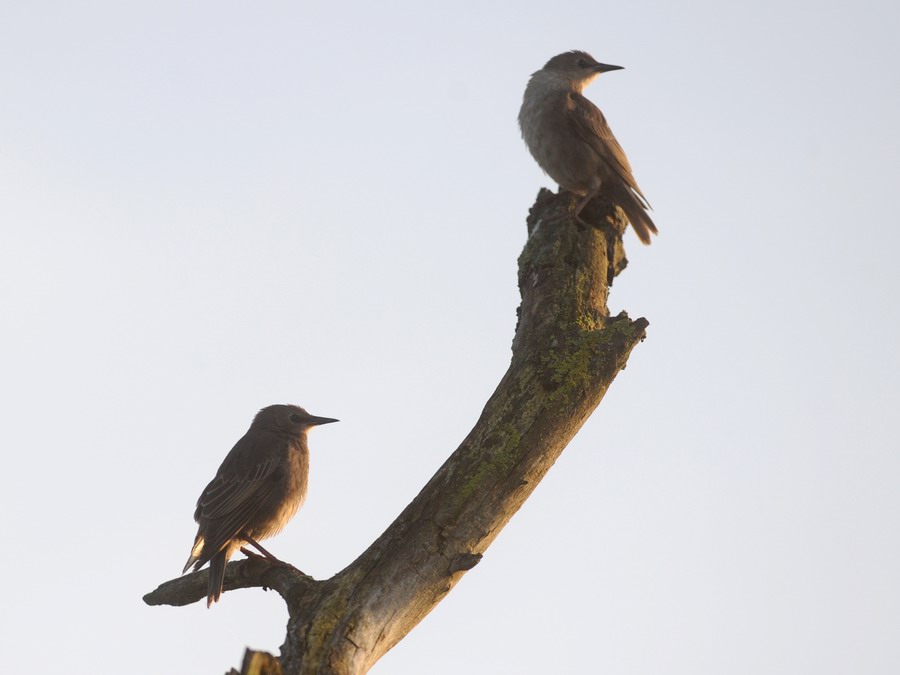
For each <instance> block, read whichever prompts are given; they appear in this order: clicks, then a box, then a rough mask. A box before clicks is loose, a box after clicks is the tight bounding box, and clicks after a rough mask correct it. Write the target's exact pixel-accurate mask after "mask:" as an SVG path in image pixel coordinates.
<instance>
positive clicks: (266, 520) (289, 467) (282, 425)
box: [182, 405, 338, 607]
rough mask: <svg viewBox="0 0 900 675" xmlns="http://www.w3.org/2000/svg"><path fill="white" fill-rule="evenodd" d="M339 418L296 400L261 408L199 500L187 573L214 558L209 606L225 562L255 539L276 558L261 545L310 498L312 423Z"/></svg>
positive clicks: (216, 595)
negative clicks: (309, 435)
mask: <svg viewBox="0 0 900 675" xmlns="http://www.w3.org/2000/svg"><path fill="white" fill-rule="evenodd" d="M337 421H338V420H336V419H332V418H330V417H316V416H315V415H310V414H309V413H308V412H306V411H305V410H304V409H303V408H299V407H297V406H295V405H272V406H269V407H268V408H263V409H262V410H260V411H259V412H258V413H257V415H256V417H255V418H254V419H253V423H252V424H251V425H250V429H249V430H248V431H247V433H246V434H244V436H243V438H241V440H239V441H238V442H237V443H236V444H235V446H234V447H233V448H232V449H231V452H229V453H228V455H227V456H226V457H225V460H224V461H223V462H222V466H220V467H219V470H218V472H217V473H216V477H215V478H213V479H212V481H211V482H210V484H209V485H207V486H206V489H205V490H203V494H201V495H200V499H198V500H197V510H196V511H195V512H194V520H196V521H197V523H198V524H199V526H200V527H199V528H198V530H197V536H196V537H195V538H194V547H193V549H191V556H190V558H188V561H187V564H186V565H185V566H184V570H183V571H182V574H183V573H184V572H187V571H188V569H189V568H190V567H191V566H193V568H194V571H196V570H199V569H200V568H201V567H203V565H205V564H206V563H207V562H208V563H209V585H208V587H207V597H206V606H207V607H209V606H210V605H212V603H214V602H217V601H218V600H219V597H220V596H221V595H222V583H223V581H224V578H225V563H227V562H228V559H229V558H230V557H231V556H232V555H233V554H234V553H235V551H237V550H239V549H240V550H242V551H244V552H245V553H247V554H248V555H250V551H247V550H246V549H244V548H243V547H244V545H245V544H250V545H251V546H253V547H254V548H256V549H257V550H258V551H259V552H260V553H262V554H263V555H264V556H265V557H266V558H269V559H271V560H275V561H277V558H275V557H274V556H273V555H272V554H271V553H269V552H268V551H266V550H265V549H264V548H263V547H262V546H260V545H259V541H260V540H261V539H266V538H268V537H271V536H273V535H275V534H278V533H279V532H280V531H281V530H282V528H283V527H284V526H285V525H286V524H287V522H288V521H289V520H290V519H291V518H293V517H294V514H296V513H297V509H299V508H300V505H301V504H302V503H303V499H304V498H305V497H306V483H307V480H308V478H309V448H308V447H307V443H306V434H307V432H308V431H309V429H310V428H311V427H314V426H318V425H320V424H330V423H331V422H337Z"/></svg>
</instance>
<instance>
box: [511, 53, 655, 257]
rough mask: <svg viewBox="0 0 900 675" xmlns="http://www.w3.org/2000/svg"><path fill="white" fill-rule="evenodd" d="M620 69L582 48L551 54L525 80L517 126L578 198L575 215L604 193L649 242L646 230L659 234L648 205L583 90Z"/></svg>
mask: <svg viewBox="0 0 900 675" xmlns="http://www.w3.org/2000/svg"><path fill="white" fill-rule="evenodd" d="M621 69H622V66H610V65H606V64H603V63H598V62H597V61H595V60H594V58H593V57H592V56H591V55H590V54H587V53H585V52H579V51H572V52H565V53H564V54H559V55H558V56H554V57H553V58H552V59H550V60H549V61H547V65H545V66H544V67H543V68H541V69H540V70H539V71H537V72H536V73H534V75H532V76H531V79H530V80H529V81H528V86H527V87H526V89H525V96H524V98H523V100H522V108H521V109H520V110H519V127H520V128H521V129H522V138H524V139H525V145H527V146H528V150H529V151H530V152H531V154H532V156H534V158H535V160H536V161H537V163H538V164H539V165H540V167H541V168H542V169H543V170H544V171H545V172H546V173H547V174H548V175H549V176H550V177H551V178H552V179H553V180H555V181H556V182H557V183H558V184H559V185H560V187H562V188H564V189H566V190H568V191H569V192H574V193H575V194H577V195H581V196H582V199H581V200H580V201H579V202H578V204H577V206H576V207H575V215H576V216H577V215H578V214H579V213H581V210H582V209H583V208H584V207H585V205H586V204H587V203H588V202H589V201H590V200H591V199H592V198H593V197H595V196H596V195H597V194H599V193H601V192H602V193H603V194H604V195H605V196H606V197H608V198H609V200H610V201H611V202H612V203H613V204H615V205H616V206H618V207H619V208H621V209H622V211H624V212H625V216H626V217H627V218H628V221H629V222H630V223H631V226H632V227H633V228H634V231H635V232H636V233H637V235H638V237H639V238H640V240H641V241H642V242H644V243H645V244H649V243H650V233H651V232H652V233H654V234H656V233H657V230H656V225H654V224H653V221H652V220H651V219H650V215H649V214H648V213H647V209H649V208H650V205H649V203H648V202H647V199H646V198H645V197H644V195H643V193H641V189H640V188H639V187H638V185H637V182H636V181H635V180H634V176H633V175H632V173H631V165H630V164H629V163H628V158H627V157H625V152H624V151H623V150H622V146H620V145H619V143H618V141H616V139H615V136H613V134H612V131H610V129H609V125H608V124H607V123H606V118H605V117H603V113H602V112H600V109H599V108H598V107H597V106H595V105H594V104H593V103H591V102H590V101H589V100H587V99H586V98H585V97H584V96H582V94H581V92H582V91H583V90H584V88H585V87H586V86H587V85H589V84H590V83H591V82H592V81H593V80H594V78H596V77H597V76H598V75H600V73H605V72H608V71H610V70H621Z"/></svg>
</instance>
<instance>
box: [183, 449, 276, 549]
mask: <svg viewBox="0 0 900 675" xmlns="http://www.w3.org/2000/svg"><path fill="white" fill-rule="evenodd" d="M266 441H268V442H271V439H270V438H269V439H257V440H256V444H255V443H254V442H253V441H252V440H250V439H248V438H246V437H244V438H242V439H241V440H240V441H238V444H237V445H235V447H234V449H233V450H232V451H231V452H230V453H229V455H228V457H227V458H226V459H225V462H223V463H222V467H221V468H220V469H219V473H218V475H217V476H216V477H215V478H214V479H213V480H212V481H211V482H210V484H209V485H207V486H206V489H205V490H204V491H203V494H202V495H200V499H199V500H198V501H197V511H196V513H195V514H194V518H195V519H196V520H197V522H200V523H203V524H205V527H204V531H203V535H204V537H203V538H204V544H203V554H202V555H201V556H200V559H201V560H203V561H204V562H205V561H206V560H209V558H210V557H212V556H213V555H215V553H216V552H218V551H219V550H221V549H222V548H223V547H224V546H225V545H226V544H227V543H228V542H229V541H230V540H232V539H234V538H235V537H237V536H238V535H240V534H241V533H242V532H243V530H244V528H246V526H247V523H248V522H250V520H251V519H252V518H253V516H254V515H255V514H256V512H257V511H258V510H259V508H260V507H261V506H262V505H263V504H264V503H265V502H266V501H267V498H268V496H269V495H270V494H271V492H272V490H273V489H274V488H275V486H276V484H277V481H276V480H274V478H275V477H276V473H277V471H278V467H279V464H280V459H279V458H280V457H282V455H283V454H284V452H281V451H273V450H276V448H270V451H269V452H267V453H265V455H264V456H263V457H262V458H261V459H258V460H256V461H249V462H248V461H246V460H247V458H251V457H254V458H255V457H257V453H256V452H254V450H255V449H256V448H255V447H254V446H255V445H257V444H258V443H260V442H266ZM285 443H286V441H285ZM200 564H201V566H202V564H203V563H200Z"/></svg>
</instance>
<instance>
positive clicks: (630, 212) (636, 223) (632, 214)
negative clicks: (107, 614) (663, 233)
mask: <svg viewBox="0 0 900 675" xmlns="http://www.w3.org/2000/svg"><path fill="white" fill-rule="evenodd" d="M616 203H617V204H618V206H619V207H620V208H621V209H622V211H624V212H625V217H626V218H628V222H629V223H631V226H632V227H633V228H634V231H635V233H636V234H637V236H638V239H640V240H641V241H642V242H643V243H644V244H647V245H649V244H650V233H651V232H652V233H653V234H659V230H657V229H656V225H654V224H653V220H652V219H651V218H650V214H649V213H647V208H648V206H647V205H646V204H644V203H643V202H642V201H641V200H640V199H639V198H638V197H637V196H636V195H635V194H634V193H633V192H631V190H625V191H622V192H621V193H620V194H619V199H617V200H616Z"/></svg>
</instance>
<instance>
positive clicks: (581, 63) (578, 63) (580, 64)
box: [575, 59, 588, 68]
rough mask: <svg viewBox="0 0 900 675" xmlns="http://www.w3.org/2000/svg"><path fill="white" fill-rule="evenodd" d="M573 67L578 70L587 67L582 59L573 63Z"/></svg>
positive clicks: (586, 63)
mask: <svg viewBox="0 0 900 675" xmlns="http://www.w3.org/2000/svg"><path fill="white" fill-rule="evenodd" d="M575 65H576V66H578V67H579V68H587V67H588V62H587V61H585V60H584V59H578V60H577V61H576V62H575Z"/></svg>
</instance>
